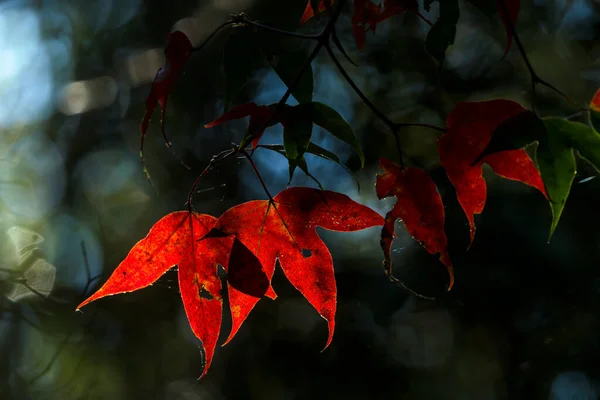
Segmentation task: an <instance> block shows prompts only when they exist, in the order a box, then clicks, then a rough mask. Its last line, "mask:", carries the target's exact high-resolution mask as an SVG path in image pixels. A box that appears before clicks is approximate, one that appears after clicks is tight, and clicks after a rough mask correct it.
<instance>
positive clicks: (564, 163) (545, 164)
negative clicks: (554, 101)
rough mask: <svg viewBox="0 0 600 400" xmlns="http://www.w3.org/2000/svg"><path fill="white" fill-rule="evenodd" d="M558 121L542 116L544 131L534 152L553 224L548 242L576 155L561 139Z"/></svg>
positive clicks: (565, 192) (571, 179)
mask: <svg viewBox="0 0 600 400" xmlns="http://www.w3.org/2000/svg"><path fill="white" fill-rule="evenodd" d="M561 121H564V120H562V119H559V118H545V119H544V126H545V127H546V131H547V134H546V135H545V137H543V138H542V139H541V140H540V143H539V145H538V148H537V149H536V154H535V158H536V162H537V164H538V168H539V170H540V174H541V176H542V180H543V181H544V185H545V186H546V192H547V193H548V197H549V199H550V207H551V208H552V225H551V226H550V236H549V238H548V241H550V238H551V237H552V234H553V233H554V230H555V229H556V226H557V225H558V221H559V219H560V216H561V214H562V211H563V209H564V207H565V203H566V201H567V198H568V197H569V192H570V191H571V185H572V183H573V179H575V173H576V164H575V155H574V154H573V150H572V149H571V148H570V147H569V146H568V144H567V143H565V142H564V140H563V138H562V133H561V130H562V126H561V125H562V122H561Z"/></svg>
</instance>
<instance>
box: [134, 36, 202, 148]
mask: <svg viewBox="0 0 600 400" xmlns="http://www.w3.org/2000/svg"><path fill="white" fill-rule="evenodd" d="M192 50H193V46H192V43H191V42H190V40H189V39H188V37H187V36H186V35H185V33H183V32H180V31H175V32H171V33H169V35H168V36H167V47H166V48H165V57H166V59H167V60H166V63H165V66H164V67H162V68H161V69H159V70H158V72H157V73H156V76H155V77H154V80H153V81H152V88H151V89H150V94H148V97H146V114H145V115H144V118H143V119H142V122H141V124H140V131H141V139H140V157H141V158H142V160H143V159H144V137H145V136H146V133H147V131H148V123H149V122H150V117H151V116H152V113H153V112H154V108H155V107H156V104H158V103H160V108H161V117H160V128H161V132H162V135H163V139H164V140H165V144H166V145H167V147H171V141H170V140H169V137H168V136H167V132H166V130H165V112H166V109H167V100H168V99H169V94H170V93H171V90H172V89H173V85H174V84H175V82H176V81H177V78H179V75H181V71H182V70H183V67H184V65H185V63H186V61H187V60H188V58H189V57H190V55H191V54H192Z"/></svg>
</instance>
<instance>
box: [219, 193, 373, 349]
mask: <svg viewBox="0 0 600 400" xmlns="http://www.w3.org/2000/svg"><path fill="white" fill-rule="evenodd" d="M382 225H383V218H382V217H381V216H380V215H379V214H377V213H376V212H375V211H373V210H371V209H370V208H368V207H366V206H363V205H361V204H358V203H356V202H355V201H353V200H351V199H350V198H349V197H348V196H346V195H343V194H340V193H335V192H330V191H320V190H317V189H312V188H305V187H293V188H289V189H286V190H284V191H282V192H280V193H279V194H278V195H277V196H275V197H274V202H273V203H271V202H270V201H269V200H256V201H249V202H247V203H244V204H240V205H238V206H235V207H233V208H230V209H229V210H227V211H226V212H225V213H224V214H223V215H222V216H221V217H220V218H219V220H218V221H217V223H216V225H215V227H214V230H216V231H218V232H220V233H222V234H224V235H233V236H235V237H236V239H238V240H239V241H240V242H241V243H242V244H244V246H246V247H247V248H248V249H249V250H250V251H251V252H252V253H253V254H255V255H256V257H257V258H258V259H259V260H260V263H261V265H262V268H263V270H264V271H265V273H266V274H267V277H268V278H269V280H270V279H271V278H272V276H273V273H274V271H275V260H279V264H280V266H281V268H282V269H283V272H284V273H285V276H286V277H287V278H288V280H289V281H290V282H291V283H292V285H294V287H295V288H296V289H298V291H299V292H300V293H302V295H303V296H304V297H305V298H306V299H307V300H308V302H309V303H310V304H311V305H312V306H313V307H314V308H315V309H316V310H317V312H318V313H319V314H320V315H321V317H323V318H324V319H325V320H326V321H327V324H328V327H329V336H328V338H327V342H326V345H325V347H327V346H329V344H330V343H331V339H332V338H333V331H334V327H335V320H334V318H335V310H336V296H337V289H336V285H335V276H334V271H333V260H332V258H331V253H329V250H328V249H327V246H326V245H325V243H323V241H322V240H321V239H320V238H319V236H318V235H317V232H316V230H315V228H316V227H317V226H320V227H322V228H325V229H328V230H332V231H340V232H350V231H357V230H361V229H365V228H369V227H372V226H382ZM209 236H210V235H209ZM229 296H230V297H229V301H230V302H232V304H236V305H239V307H237V308H236V309H235V310H234V309H233V307H232V318H233V326H232V329H231V334H230V335H229V338H228V339H227V342H228V341H229V340H231V338H232V337H233V336H234V335H235V334H236V333H237V331H238V329H239V328H240V326H241V325H242V323H243V322H244V320H245V319H246V317H247V316H248V314H249V313H250V311H252V309H253V308H254V306H255V305H256V303H257V302H258V300H259V299H258V298H257V297H254V296H248V295H247V294H245V293H243V292H240V291H238V292H236V291H230V292H229ZM267 296H269V297H271V298H275V292H274V291H273V289H269V291H268V292H267Z"/></svg>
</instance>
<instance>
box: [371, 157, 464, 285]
mask: <svg viewBox="0 0 600 400" xmlns="http://www.w3.org/2000/svg"><path fill="white" fill-rule="evenodd" d="M379 163H380V165H381V168H382V169H383V171H384V172H383V174H379V175H377V183H376V186H375V188H376V191H377V197H379V198H380V199H383V198H385V197H389V196H396V198H397V202H396V204H395V205H394V208H392V210H390V211H389V212H388V213H387V214H386V216H385V225H384V227H383V229H382V231H381V246H382V248H383V252H384V254H385V262H386V266H387V268H388V269H391V265H392V260H391V257H390V251H391V248H392V240H393V239H394V223H395V222H396V220H397V219H400V220H402V222H403V223H404V226H405V227H406V230H407V231H408V233H410V234H411V236H413V237H414V238H415V239H416V240H418V241H419V242H421V244H422V245H423V247H424V248H425V250H427V251H428V252H429V253H430V254H436V253H439V254H440V261H441V262H442V263H443V264H444V265H445V266H446V268H447V269H448V274H449V275H450V283H449V285H448V290H450V289H451V288H452V285H453V284H454V272H453V269H452V261H450V256H449V255H448V249H447V247H448V241H447V239H446V233H445V232H444V204H443V203H442V198H441V197H440V194H439V193H438V190H437V187H436V186H435V183H434V182H433V180H432V179H431V177H430V176H429V175H427V173H426V172H425V171H423V170H422V169H420V168H415V167H408V168H404V169H402V168H401V167H400V166H398V165H396V164H394V163H393V162H391V161H390V160H388V159H385V158H381V159H380V160H379Z"/></svg>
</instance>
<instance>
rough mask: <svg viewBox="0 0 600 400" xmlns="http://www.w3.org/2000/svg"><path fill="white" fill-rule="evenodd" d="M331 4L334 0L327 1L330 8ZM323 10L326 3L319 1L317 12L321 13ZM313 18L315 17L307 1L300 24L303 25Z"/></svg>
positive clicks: (325, 7)
mask: <svg viewBox="0 0 600 400" xmlns="http://www.w3.org/2000/svg"><path fill="white" fill-rule="evenodd" d="M333 3H334V0H330V1H329V5H330V6H332V5H333ZM325 10H327V3H326V2H325V0H319V6H318V7H317V12H318V13H322V12H323V11H325ZM314 16H315V11H314V9H313V6H312V4H311V0H308V3H307V4H306V8H305V9H304V14H302V18H301V19H300V24H304V23H305V22H306V21H308V20H309V19H311V18H312V17H314Z"/></svg>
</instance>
